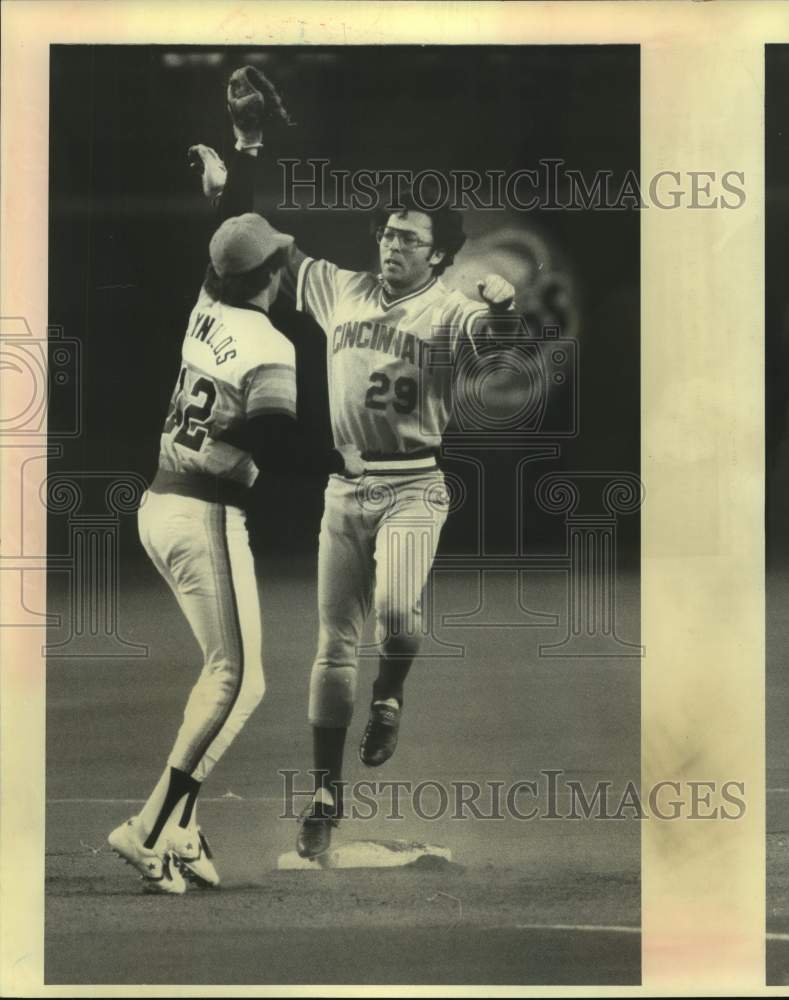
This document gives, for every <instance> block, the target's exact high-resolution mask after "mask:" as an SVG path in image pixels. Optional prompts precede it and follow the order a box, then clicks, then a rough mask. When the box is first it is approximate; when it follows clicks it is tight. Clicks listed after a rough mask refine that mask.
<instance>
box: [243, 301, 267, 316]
mask: <svg viewBox="0 0 789 1000" xmlns="http://www.w3.org/2000/svg"><path fill="white" fill-rule="evenodd" d="M235 308H236V309H250V310H251V311H252V312H256V313H263V315H264V316H268V313H267V312H266V310H265V309H264V308H263V306H256V305H255V304H254V302H240V303H239V304H238V305H237V306H235Z"/></svg>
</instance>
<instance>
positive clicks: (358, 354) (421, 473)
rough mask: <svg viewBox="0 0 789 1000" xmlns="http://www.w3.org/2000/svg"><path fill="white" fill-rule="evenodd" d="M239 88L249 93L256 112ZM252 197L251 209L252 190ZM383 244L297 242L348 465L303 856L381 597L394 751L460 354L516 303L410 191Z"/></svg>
mask: <svg viewBox="0 0 789 1000" xmlns="http://www.w3.org/2000/svg"><path fill="white" fill-rule="evenodd" d="M270 86H271V84H270V83H269V81H267V80H265V78H262V77H261V75H260V74H259V73H258V71H257V70H255V69H254V68H251V67H245V68H244V69H243V70H238V71H236V72H235V73H234V74H233V76H232V77H231V82H230V87H229V90H228V103H229V107H230V111H231V116H232V117H233V121H234V128H235V130H236V134H237V135H238V134H239V132H241V133H243V134H244V136H245V141H248V142H250V143H262V122H263V118H262V115H263V113H264V109H265V107H266V100H267V99H266V97H265V96H264V95H265V93H266V90H267V88H268V87H270ZM234 98H235V99H236V100H238V99H239V98H240V99H241V100H242V101H243V102H244V113H243V121H242V116H241V115H240V114H237V113H235V109H234V103H233V100H234ZM256 106H257V108H258V110H259V113H260V114H259V116H258V118H257V120H256V116H255V107H256ZM199 150H200V155H201V159H202V161H203V166H204V169H205V174H204V178H208V180H207V181H204V188H205V189H206V193H207V194H208V193H209V191H208V188H210V189H211V190H212V191H216V190H220V189H221V188H222V186H223V185H225V183H226V184H227V188H228V189H229V188H230V187H231V186H234V185H235V187H236V189H237V185H238V175H237V174H236V173H235V171H234V170H233V169H232V164H231V170H230V171H229V173H228V174H227V177H225V175H224V165H222V164H221V161H219V162H217V161H218V157H216V154H215V153H214V152H213V151H212V150H208V149H207V147H199ZM247 197H248V198H249V199H250V203H251V199H252V191H251V189H250V190H249V191H248V192H247ZM376 238H377V241H378V245H379V261H380V268H381V270H380V273H379V274H371V273H367V272H356V271H347V270H343V269H341V268H339V267H337V265H336V264H333V263H330V262H329V261H326V260H314V259H313V258H310V257H308V256H306V255H305V254H304V253H302V252H301V251H300V250H298V249H297V248H296V247H295V246H294V247H292V248H291V250H290V251H289V259H288V265H287V273H288V280H287V281H286V282H283V289H285V290H286V291H288V290H289V291H290V292H291V293H292V294H294V295H295V302H296V307H297V309H299V310H302V311H304V312H307V313H309V314H310V315H311V316H312V317H313V318H314V319H315V320H316V321H317V323H318V324H319V325H320V326H321V327H322V328H323V330H324V331H325V333H326V338H327V341H326V351H327V367H328V377H329V403H330V411H331V424H332V432H333V436H334V444H335V447H336V449H337V450H338V451H339V452H340V454H341V455H342V457H343V461H344V466H345V468H344V471H343V472H342V473H339V474H336V475H332V476H331V477H330V479H329V484H328V487H327V489H326V496H325V511H324V515H323V520H322V522H321V530H320V541H319V554H318V605H319V620H320V631H319V639H318V650H317V654H316V657H315V661H314V663H313V667H312V675H311V680H310V697H309V721H310V723H311V725H312V731H313V765H314V769H315V772H316V774H317V775H319V787H318V788H317V790H316V793H315V796H314V798H313V800H312V802H311V803H310V805H309V806H308V807H307V809H306V810H305V811H304V814H303V815H302V817H301V820H300V825H299V835H298V840H297V850H298V852H299V854H301V855H302V856H304V857H315V856H317V855H319V854H321V853H323V852H324V851H326V850H327V848H328V847H329V844H330V840H331V830H332V827H333V826H335V825H336V824H337V822H338V820H339V818H340V816H341V814H342V762H343V752H344V747H345V742H346V736H347V730H348V726H349V724H350V722H351V716H352V713H353V707H354V702H355V697H356V682H357V661H358V652H357V650H358V646H359V643H360V641H361V637H362V629H363V625H364V621H365V619H366V617H367V615H368V614H369V612H370V610H371V608H373V607H374V609H375V620H376V636H377V642H378V644H379V649H380V658H379V668H378V676H377V678H376V680H375V682H374V684H373V691H372V699H371V707H370V715H369V719H368V722H367V726H366V729H365V731H364V734H363V736H362V739H361V744H360V748H359V753H360V757H361V760H362V762H363V763H364V764H366V765H368V766H370V767H375V766H378V765H380V764H382V763H384V762H385V761H386V760H388V759H389V757H391V755H392V753H393V752H394V750H395V747H396V744H397V736H398V730H399V725H400V719H401V716H402V709H403V686H404V683H405V679H406V676H407V674H408V671H409V669H410V667H411V664H412V662H413V660H414V657H415V656H416V654H417V651H418V648H419V641H420V633H421V626H420V623H421V596H422V591H423V589H424V586H425V583H426V581H427V577H428V574H429V572H430V568H431V565H432V562H433V559H434V557H435V553H436V548H437V545H438V540H439V535H440V532H441V528H442V526H443V524H444V521H445V520H446V516H447V508H448V497H447V493H446V489H445V486H444V477H443V475H442V473H441V471H440V470H439V468H438V466H437V463H436V455H437V452H438V449H439V447H440V445H441V439H442V435H443V433H444V430H445V428H446V425H447V423H448V420H449V415H450V409H451V403H452V383H453V361H454V360H455V359H456V358H457V356H458V353H459V351H460V347H461V344H463V343H464V342H467V341H468V340H469V338H472V337H473V336H474V334H475V331H477V332H479V331H481V330H482V329H483V328H484V326H485V322H486V320H487V319H489V318H490V317H491V315H495V314H496V313H500V312H506V311H508V310H509V309H511V308H512V303H513V299H514V294H515V292H514V289H513V287H512V285H511V284H510V283H509V282H507V281H506V280H505V279H503V278H501V277H499V276H497V275H492V274H491V275H486V276H485V277H483V278H481V279H480V281H479V282H478V286H477V287H478V289H479V292H480V295H481V299H482V301H478V300H473V299H470V298H468V297H467V296H465V295H463V294H462V293H460V292H458V291H453V290H450V289H449V288H448V287H447V286H446V285H444V284H443V282H442V281H441V277H440V276H441V274H442V273H443V272H444V271H445V269H446V268H447V267H448V266H449V265H450V264H451V263H452V261H453V260H454V257H455V254H456V253H457V252H458V251H459V250H460V248H461V247H462V245H463V243H464V241H465V235H464V233H463V228H462V220H461V216H460V214H459V213H458V212H455V211H452V210H450V209H447V208H441V209H438V210H436V211H430V212H426V211H423V210H422V209H421V208H419V207H418V206H417V205H416V204H415V202H413V201H411V202H408V203H406V207H404V208H398V209H397V210H393V211H386V212H384V213H383V214H382V215H381V218H380V225H379V226H378V228H377V230H376Z"/></svg>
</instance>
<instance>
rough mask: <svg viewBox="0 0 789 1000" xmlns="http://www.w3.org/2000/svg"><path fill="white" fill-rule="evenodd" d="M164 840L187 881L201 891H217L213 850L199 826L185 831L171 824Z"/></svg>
mask: <svg viewBox="0 0 789 1000" xmlns="http://www.w3.org/2000/svg"><path fill="white" fill-rule="evenodd" d="M163 839H164V842H165V844H166V845H167V850H168V851H170V852H171V853H172V855H173V857H174V859H175V863H176V865H177V867H178V868H179V869H180V871H181V872H182V874H183V875H184V877H185V878H186V879H187V881H189V882H191V883H192V884H193V885H196V886H199V887H200V888H201V889H215V888H216V887H217V886H218V885H219V872H217V870H216V867H215V866H214V862H213V854H212V852H211V848H210V847H209V845H208V840H207V839H206V836H205V834H204V833H203V831H202V830H201V829H200V827H199V826H192V827H187V828H186V829H183V828H182V827H180V826H177V825H176V824H171V825H169V826H167V827H166V828H165V831H164V838H163Z"/></svg>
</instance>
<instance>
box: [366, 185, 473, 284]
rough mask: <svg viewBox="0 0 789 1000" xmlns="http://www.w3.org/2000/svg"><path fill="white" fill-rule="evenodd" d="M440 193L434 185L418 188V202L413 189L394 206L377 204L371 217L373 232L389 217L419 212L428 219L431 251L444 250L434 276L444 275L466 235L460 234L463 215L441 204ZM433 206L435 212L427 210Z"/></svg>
mask: <svg viewBox="0 0 789 1000" xmlns="http://www.w3.org/2000/svg"><path fill="white" fill-rule="evenodd" d="M440 194H441V192H440V190H439V188H438V186H437V185H432V184H431V185H425V184H423V185H422V186H421V187H420V191H419V197H418V198H417V196H416V193H415V191H414V189H413V188H409V189H408V190H407V191H405V192H404V193H400V194H398V196H397V200H396V201H395V202H394V204H392V203H389V204H387V203H386V202H383V201H381V202H379V204H378V207H377V208H376V210H375V212H374V213H373V226H372V229H373V232H375V230H376V229H377V228H378V227H379V226H383V225H385V224H386V220H387V219H388V218H389V216H390V215H397V216H399V217H402V216H403V215H405V213H406V212H421V213H422V214H423V215H426V216H427V217H428V218H429V219H430V223H431V225H432V227H433V249H434V250H443V252H444V256H443V258H442V259H441V262H440V263H438V264H436V265H434V267H433V274H435V275H439V274H443V273H444V271H446V269H447V268H448V267H449V266H450V265H451V264H452V263H453V262H454V260H455V255H456V254H457V253H459V252H460V249H461V247H462V246H463V244H464V243H465V242H466V234H465V233H464V232H463V215H462V213H461V212H459V211H458V210H457V209H454V208H450V206H449V205H447V204H443V203H442V202H441V199H440ZM429 205H435V206H436V207H435V208H429V207H426V206H429Z"/></svg>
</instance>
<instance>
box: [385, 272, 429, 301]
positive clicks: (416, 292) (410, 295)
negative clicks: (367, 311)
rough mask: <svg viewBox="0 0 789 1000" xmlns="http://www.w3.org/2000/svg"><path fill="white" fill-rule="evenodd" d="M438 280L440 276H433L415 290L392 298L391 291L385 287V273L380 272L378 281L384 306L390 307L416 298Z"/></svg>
mask: <svg viewBox="0 0 789 1000" xmlns="http://www.w3.org/2000/svg"><path fill="white" fill-rule="evenodd" d="M437 281H438V278H436V277H431V278H429V279H428V281H427V282H425V284H424V285H422V286H421V287H420V288H415V289H414V291H413V292H409V293H408V294H407V295H400V296H399V297H397V298H390V296H389V293H388V292H387V291H386V288H385V287H384V279H383V275H382V274H379V275H378V283H379V285H380V286H381V301H382V302H383V304H384V308H385V309H390V308H391V307H392V306H397V305H400V303H401V302H407V301H408V300H409V299H413V298H416V296H417V295H421V294H422V293H423V292H426V291H427V290H428V289H429V288H432V287H433V285H435V284H436V282H437Z"/></svg>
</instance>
